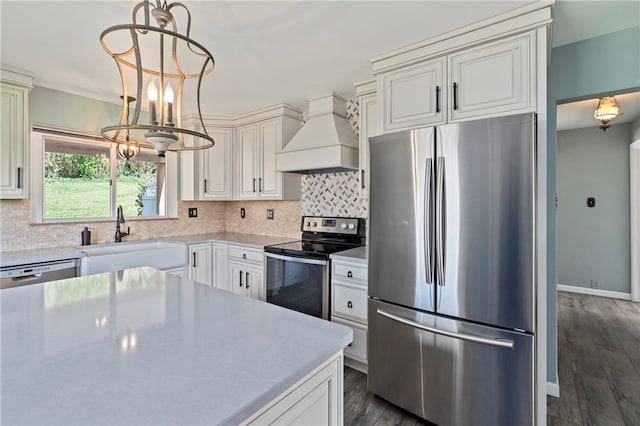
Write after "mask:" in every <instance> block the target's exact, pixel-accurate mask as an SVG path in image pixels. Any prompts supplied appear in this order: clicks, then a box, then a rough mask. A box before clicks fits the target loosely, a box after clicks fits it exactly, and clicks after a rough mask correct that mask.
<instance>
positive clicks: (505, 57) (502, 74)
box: [448, 34, 535, 122]
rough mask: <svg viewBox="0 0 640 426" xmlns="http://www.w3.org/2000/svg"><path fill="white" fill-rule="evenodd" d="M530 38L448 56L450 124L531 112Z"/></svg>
mask: <svg viewBox="0 0 640 426" xmlns="http://www.w3.org/2000/svg"><path fill="white" fill-rule="evenodd" d="M532 37H533V34H527V35H525V36H520V37H518V38H512V39H509V40H506V41H501V42H498V43H492V44H490V45H487V46H483V47H480V48H475V49H469V50H465V51H462V52H460V53H458V54H454V55H451V56H449V84H450V87H449V102H448V104H449V117H450V119H449V121H451V122H453V121H459V120H464V119H470V118H478V117H488V116H495V115H504V113H509V114H512V113H513V114H515V113H521V112H527V111H533V110H534V107H533V99H534V93H533V91H534V87H533V81H532V79H531V75H532V67H534V66H535V64H534V58H533V57H531V52H532V51H533V50H534V49H531V48H530V47H531V46H530V45H531V43H532ZM454 85H455V87H454Z"/></svg>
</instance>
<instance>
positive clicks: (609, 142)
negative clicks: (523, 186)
mask: <svg viewBox="0 0 640 426" xmlns="http://www.w3.org/2000/svg"><path fill="white" fill-rule="evenodd" d="M615 98H616V100H617V102H618V104H619V105H620V107H621V109H622V111H623V114H622V115H621V116H619V117H616V118H614V119H612V120H611V123H610V124H612V126H611V127H610V128H608V129H606V131H603V130H601V129H600V128H599V126H600V123H599V122H598V121H597V120H596V119H594V110H595V109H596V107H597V106H598V98H597V97H593V98H591V99H585V100H582V101H578V102H572V103H567V104H562V105H558V109H557V159H558V163H557V224H558V226H557V250H558V251H557V268H558V269H557V276H558V278H557V282H558V290H559V291H569V292H576V293H584V294H591V295H596V296H604V297H612V298H619V299H626V300H631V299H633V297H636V298H637V297H640V294H636V293H640V290H638V289H637V288H636V287H638V286H640V283H637V281H638V274H637V271H636V269H637V267H638V264H637V263H638V262H637V258H638V255H637V254H636V253H637V252H636V251H635V250H637V247H638V246H637V243H635V239H636V238H634V231H635V234H637V233H638V227H640V224H639V222H640V215H639V214H638V210H637V209H638V205H637V202H636V203H634V200H635V198H636V197H637V193H638V189H637V183H638V177H637V173H638V172H636V171H635V170H636V169H637V168H638V167H637V165H636V163H637V159H636V157H637V156H638V155H640V154H638V150H636V149H634V146H636V147H637V146H638V145H640V143H638V145H634V140H633V139H634V136H633V134H634V130H635V132H636V133H640V129H638V127H640V121H639V120H640V92H634V93H625V94H616V95H615ZM639 137H640V136H635V138H639ZM634 210H635V211H634ZM632 251H633V252H634V254H635V255H634V256H632Z"/></svg>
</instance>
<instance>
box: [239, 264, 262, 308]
mask: <svg viewBox="0 0 640 426" xmlns="http://www.w3.org/2000/svg"><path fill="white" fill-rule="evenodd" d="M244 285H245V290H246V294H247V296H250V297H252V298H254V299H258V300H264V293H265V290H264V288H263V287H264V269H263V268H260V267H258V266H253V265H246V264H245V283H244Z"/></svg>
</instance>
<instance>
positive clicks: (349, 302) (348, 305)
mask: <svg viewBox="0 0 640 426" xmlns="http://www.w3.org/2000/svg"><path fill="white" fill-rule="evenodd" d="M347 308H349V309H351V308H353V303H351V300H349V301H348V302H347Z"/></svg>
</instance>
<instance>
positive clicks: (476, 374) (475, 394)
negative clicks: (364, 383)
mask: <svg viewBox="0 0 640 426" xmlns="http://www.w3.org/2000/svg"><path fill="white" fill-rule="evenodd" d="M416 323H417V325H416ZM425 329H435V330H436V332H432V331H426V330H425ZM368 343H369V350H368V354H369V376H368V388H369V390H370V391H372V392H374V393H375V394H377V395H379V396H380V397H382V398H384V399H387V400H388V401H390V402H392V403H394V404H396V405H398V406H400V407H402V408H404V409H406V410H408V411H411V412H413V413H415V414H416V415H418V416H421V417H423V418H425V419H427V420H429V421H431V422H434V423H436V424H438V425H440V426H448V425H461V426H462V425H472V424H477V425H532V424H533V421H534V417H533V395H534V368H533V366H534V364H533V350H534V344H533V336H532V335H530V334H525V333H517V332H509V331H504V330H499V329H494V328H491V327H485V326H480V325H476V324H470V323H466V322H461V321H454V320H450V319H446V318H443V317H436V316H434V315H431V314H426V313H420V312H417V311H413V310H410V309H406V308H401V307H397V306H395V305H390V304H387V303H384V302H380V301H377V300H374V299H370V300H369V342H368Z"/></svg>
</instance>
